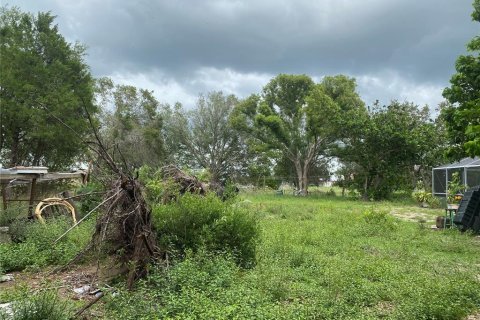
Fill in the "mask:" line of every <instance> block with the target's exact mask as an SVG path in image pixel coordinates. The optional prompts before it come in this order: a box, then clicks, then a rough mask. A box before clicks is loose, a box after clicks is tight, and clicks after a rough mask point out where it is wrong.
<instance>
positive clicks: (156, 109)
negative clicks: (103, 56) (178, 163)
mask: <svg viewBox="0 0 480 320" xmlns="http://www.w3.org/2000/svg"><path fill="white" fill-rule="evenodd" d="M96 98H97V103H98V104H99V105H100V106H101V109H102V116H101V120H102V133H103V136H104V138H105V140H106V141H105V142H106V144H107V145H109V146H110V147H112V153H113V154H114V155H115V154H116V156H117V159H118V160H120V159H122V158H123V159H122V161H123V160H124V161H125V162H126V163H127V164H128V165H131V166H134V167H136V168H138V167H141V166H142V165H148V166H151V167H158V166H160V165H161V164H163V163H164V161H165V157H166V155H165V148H164V139H163V132H162V129H163V119H162V115H161V107H160V104H159V102H158V101H157V99H156V98H155V97H154V96H153V92H152V91H149V90H145V89H138V88H136V87H134V86H129V85H115V84H114V83H113V81H112V80H111V79H109V78H101V79H98V80H97V82H96Z"/></svg>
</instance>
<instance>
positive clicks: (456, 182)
mask: <svg viewBox="0 0 480 320" xmlns="http://www.w3.org/2000/svg"><path fill="white" fill-rule="evenodd" d="M466 188H467V187H466V186H464V185H463V184H462V181H461V179H460V173H458V172H454V173H453V174H452V179H451V180H450V181H449V182H448V190H447V199H448V203H458V202H459V200H457V199H456V198H455V195H456V194H459V193H463V192H464V191H465V189H466Z"/></svg>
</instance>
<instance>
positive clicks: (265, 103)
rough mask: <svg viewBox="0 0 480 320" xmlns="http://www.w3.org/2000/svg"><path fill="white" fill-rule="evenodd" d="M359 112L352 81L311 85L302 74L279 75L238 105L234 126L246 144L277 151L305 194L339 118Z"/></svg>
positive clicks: (327, 80) (339, 78)
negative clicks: (288, 163) (242, 133)
mask: <svg viewBox="0 0 480 320" xmlns="http://www.w3.org/2000/svg"><path fill="white" fill-rule="evenodd" d="M358 108H363V102H362V101H361V100H360V98H359V96H358V94H357V93H356V92H355V80H354V79H350V78H348V77H345V76H336V77H325V78H324V79H323V81H322V82H321V83H319V84H315V83H314V82H313V80H312V79H311V78H310V77H308V76H306V75H287V74H280V75H278V76H277V77H275V78H273V79H272V80H271V81H270V82H269V83H268V84H267V85H266V86H265V87H264V88H263V92H262V93H261V94H260V95H252V96H250V97H248V98H247V99H245V100H244V101H243V102H242V103H240V104H239V105H238V107H237V108H236V111H235V114H234V117H233V122H234V124H235V126H236V128H238V129H239V130H242V131H244V132H247V133H248V134H249V136H250V144H251V145H252V144H253V145H256V146H258V148H262V147H263V148H264V149H265V150H269V149H273V150H278V151H280V152H281V154H282V157H283V158H285V159H288V160H289V161H290V164H291V165H292V167H293V168H294V170H295V172H296V176H297V186H298V189H299V191H300V192H301V193H306V192H307V189H308V183H309V173H310V171H311V169H312V168H313V167H314V166H315V165H316V164H317V163H318V161H320V160H321V159H322V158H323V157H325V156H328V151H329V149H330V148H331V146H332V145H333V144H334V143H335V141H336V140H337V137H338V134H339V127H340V125H341V121H340V119H342V118H343V117H348V114H349V112H351V110H357V109H358Z"/></svg>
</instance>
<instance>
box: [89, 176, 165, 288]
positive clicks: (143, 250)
mask: <svg viewBox="0 0 480 320" xmlns="http://www.w3.org/2000/svg"><path fill="white" fill-rule="evenodd" d="M106 199H109V200H108V201H107V202H106V203H105V210H104V212H103V214H102V215H101V217H99V219H98V220H97V224H96V228H95V233H94V235H93V237H92V245H93V246H92V247H93V248H96V249H97V250H101V251H102V252H104V253H107V254H115V256H118V257H119V259H120V261H119V262H121V263H123V264H125V265H127V266H128V277H127V288H129V289H131V288H132V287H133V285H134V283H135V280H137V279H138V278H140V277H143V276H145V274H146V272H147V265H148V264H149V263H151V262H152V261H153V260H155V259H157V258H159V257H160V256H161V252H160V250H159V249H158V248H157V247H156V234H155V232H154V230H153V228H152V219H151V211H150V208H149V207H148V205H147V203H146V202H145V199H144V197H143V194H142V186H141V185H140V183H139V182H138V181H137V180H136V179H132V178H129V177H126V176H121V177H120V178H119V179H117V180H116V181H115V182H114V184H113V186H112V188H111V189H110V190H109V191H108V193H107V195H106Z"/></svg>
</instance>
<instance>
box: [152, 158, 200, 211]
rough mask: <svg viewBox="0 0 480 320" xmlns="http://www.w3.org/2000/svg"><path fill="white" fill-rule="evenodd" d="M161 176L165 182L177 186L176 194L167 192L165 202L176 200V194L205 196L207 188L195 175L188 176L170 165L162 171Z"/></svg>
mask: <svg viewBox="0 0 480 320" xmlns="http://www.w3.org/2000/svg"><path fill="white" fill-rule="evenodd" d="M161 175H162V178H163V180H164V181H170V182H172V183H173V185H174V186H175V188H176V190H175V191H174V192H166V193H165V195H164V197H163V202H164V203H168V202H170V201H172V200H174V199H175V197H176V194H180V195H182V194H185V193H187V192H188V193H196V194H200V195H205V194H206V193H207V187H206V186H205V185H204V184H203V183H202V182H200V180H198V178H197V177H195V176H193V175H188V174H186V173H185V172H183V171H182V170H180V169H179V168H177V167H176V166H174V165H168V166H165V167H163V168H162V169H161Z"/></svg>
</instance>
